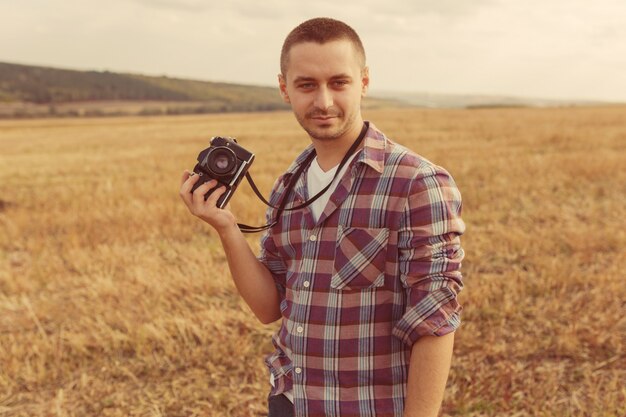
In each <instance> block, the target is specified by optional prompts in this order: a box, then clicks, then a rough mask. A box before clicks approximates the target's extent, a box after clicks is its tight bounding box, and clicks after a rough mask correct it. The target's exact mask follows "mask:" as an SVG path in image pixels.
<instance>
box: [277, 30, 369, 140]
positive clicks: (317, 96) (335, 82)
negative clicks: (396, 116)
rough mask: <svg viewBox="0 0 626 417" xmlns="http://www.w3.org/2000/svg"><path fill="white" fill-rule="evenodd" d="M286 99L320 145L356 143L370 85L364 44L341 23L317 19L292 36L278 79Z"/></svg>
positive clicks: (284, 48)
mask: <svg viewBox="0 0 626 417" xmlns="http://www.w3.org/2000/svg"><path fill="white" fill-rule="evenodd" d="M278 81H279V85H280V92H281V95H282V96H283V99H284V100H285V101H286V102H287V103H289V104H291V108H292V109H293V112H294V115H295V116H296V119H297V120H298V122H299V123H300V125H301V126H302V128H303V129H304V130H305V131H306V132H307V133H308V134H309V135H310V136H311V137H312V138H313V139H317V140H332V139H339V140H353V139H354V138H355V137H356V136H357V135H358V133H359V132H360V130H361V127H362V125H363V119H362V118H361V98H362V97H363V96H365V92H366V91H367V87H368V85H369V71H368V68H367V67H366V66H365V52H364V50H363V44H362V43H361V40H360V39H359V37H358V35H357V34H356V32H355V31H354V30H353V29H352V28H350V27H349V26H348V25H346V24H345V23H343V22H339V21H337V20H334V19H328V18H317V19H311V20H308V21H306V22H304V23H302V24H300V25H299V26H298V27H296V28H295V29H294V30H292V31H291V33H289V35H288V36H287V38H286V39H285V42H284V44H283V49H282V54H281V73H280V74H279V75H278Z"/></svg>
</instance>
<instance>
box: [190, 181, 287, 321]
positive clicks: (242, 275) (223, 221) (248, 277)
mask: <svg viewBox="0 0 626 417" xmlns="http://www.w3.org/2000/svg"><path fill="white" fill-rule="evenodd" d="M196 181H198V176H197V175H190V172H189V171H185V173H183V177H182V179H181V187H180V196H181V198H182V199H183V201H184V202H185V205H186V206H187V208H188V209H189V211H190V212H191V213H192V214H193V215H194V216H196V217H199V218H200V219H202V220H204V221H205V222H207V223H208V224H210V225H211V226H212V227H213V228H214V229H215V230H216V231H217V233H218V234H219V237H220V240H221V242H222V246H223V247H224V253H225V254H226V259H227V260H228V267H229V268H230V273H231V275H232V277H233V281H234V283H235V286H236V287H237V290H238V291H239V294H240V295H241V297H242V298H243V299H244V301H245V302H246V303H247V304H248V306H249V307H250V309H251V310H252V312H253V313H254V314H255V315H256V316H257V318H258V319H259V320H260V321H261V322H262V323H264V324H268V323H271V322H274V321H276V320H278V319H279V318H280V316H281V314H280V307H279V306H280V295H279V293H278V289H277V288H276V285H275V283H274V278H273V277H272V274H271V272H270V271H269V270H268V269H267V268H266V267H265V265H263V264H262V263H261V262H260V261H259V260H258V259H257V258H256V256H255V255H254V253H253V252H252V250H251V249H250V245H248V242H247V241H246V239H245V238H244V237H243V234H242V233H241V231H240V230H239V227H238V226H237V222H236V221H235V216H234V215H233V214H232V213H231V212H230V211H229V210H223V209H220V208H218V207H217V206H216V203H217V199H218V198H219V197H220V196H221V195H222V194H223V193H224V191H225V190H226V189H225V188H224V187H220V188H219V189H218V190H216V191H214V192H213V193H211V195H210V196H209V198H208V199H207V200H206V201H204V195H205V194H206V193H207V192H208V191H209V190H210V189H211V188H212V187H215V185H216V184H217V182H216V181H215V180H213V181H209V182H207V183H205V184H203V185H201V186H200V187H198V188H197V189H196V190H195V191H194V192H193V194H192V193H191V188H192V187H193V185H194V184H195V183H196Z"/></svg>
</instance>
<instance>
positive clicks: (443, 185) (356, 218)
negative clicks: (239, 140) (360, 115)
mask: <svg viewBox="0 0 626 417" xmlns="http://www.w3.org/2000/svg"><path fill="white" fill-rule="evenodd" d="M312 149H313V148H312V146H311V145H310V146H309V147H307V148H306V149H305V150H304V152H303V153H302V154H301V155H300V156H299V157H298V158H297V159H296V160H295V161H294V163H293V164H292V165H291V167H290V168H289V169H288V170H287V172H286V173H285V174H283V175H282V176H281V177H279V178H278V180H277V181H276V183H275V184H274V187H273V190H272V194H271V198H270V202H271V203H272V204H273V205H278V204H279V202H280V201H281V199H282V198H283V193H284V191H285V186H286V184H287V183H288V181H289V178H290V176H291V175H293V174H294V172H295V171H296V170H297V168H298V166H299V165H300V164H301V163H302V162H303V161H304V160H305V159H306V157H307V155H308V154H309V153H310V152H311V151H312ZM308 197H309V196H308V195H307V186H306V171H305V172H304V174H303V175H301V177H300V178H298V180H297V183H296V185H295V187H294V192H292V193H291V195H290V199H292V200H293V201H294V203H295V204H299V203H301V202H303V201H306V199H307V198H308ZM290 204H291V203H290ZM290 204H288V207H289V205H290ZM275 214H276V210H274V209H268V212H267V218H268V220H272V219H273V218H274V216H275ZM460 215H461V195H460V193H459V191H458V189H457V187H456V184H455V183H454V180H453V179H452V177H451V176H450V174H449V173H448V172H447V171H445V170H444V169H443V168H441V167H439V166H436V165H434V164H433V163H431V162H430V161H428V160H426V159H425V158H423V157H421V156H419V155H417V154H415V153H413V152H411V151H409V150H408V149H407V148H405V147H403V146H401V145H398V144H396V143H394V142H392V141H391V140H389V139H388V138H387V137H385V135H384V134H383V133H381V132H380V131H379V130H377V129H376V127H375V126H374V125H373V124H371V123H370V125H369V129H368V131H367V134H366V136H365V138H364V144H363V148H362V150H361V151H359V154H358V155H357V156H356V157H355V158H354V159H353V161H352V162H351V164H350V166H349V168H348V170H347V171H346V174H345V175H344V176H343V177H342V178H341V180H340V182H339V184H338V185H337V187H336V189H335V191H334V192H333V194H332V195H331V197H330V200H329V202H328V204H327V205H326V208H325V209H324V211H323V213H322V214H321V216H320V217H319V219H318V221H317V222H315V221H314V219H313V216H312V215H311V212H310V210H309V209H308V208H304V209H300V210H295V211H285V212H283V213H282V215H281V218H280V222H279V223H278V224H277V225H275V226H274V227H273V228H271V229H270V230H269V231H268V232H267V233H266V234H265V235H264V236H263V237H262V238H261V253H260V255H259V260H260V261H261V262H263V264H264V265H265V266H266V267H267V268H268V269H269V270H270V271H271V273H272V275H273V276H274V280H275V283H276V286H277V288H278V290H279V292H280V295H281V303H280V311H281V313H282V324H281V326H280V328H279V330H278V331H277V332H276V334H275V335H274V336H273V338H272V342H273V345H274V347H275V351H274V352H273V353H272V354H270V355H268V356H267V357H266V358H265V362H266V364H267V366H268V367H269V370H270V372H272V374H273V375H274V387H273V388H272V389H271V392H270V395H277V394H280V393H282V392H285V391H288V390H293V397H294V405H295V415H296V416H306V417H317V416H320V417H321V416H326V417H329V416H336V417H353V416H354V417H356V416H359V417H364V416H377V417H382V416H401V415H402V413H403V409H404V401H405V395H406V383H407V378H408V369H409V359H410V353H411V346H412V345H413V343H414V342H415V341H416V340H417V339H419V338H420V337H421V336H424V335H436V336H442V335H444V334H447V333H450V332H452V331H454V330H455V329H456V328H457V327H458V326H459V325H460V311H461V306H460V305H459V304H458V302H457V293H458V292H459V291H460V290H461V288H462V287H463V284H462V279H461V272H460V267H461V260H462V259H463V256H464V254H463V249H462V248H461V246H460V239H459V236H460V235H461V234H463V232H464V230H465V224H464V223H463V221H462V220H461V217H460Z"/></svg>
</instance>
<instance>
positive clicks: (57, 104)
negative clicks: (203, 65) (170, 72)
mask: <svg viewBox="0 0 626 417" xmlns="http://www.w3.org/2000/svg"><path fill="white" fill-rule="evenodd" d="M94 102H95V103H102V106H97V105H94ZM124 102H126V103H127V102H134V103H138V102H145V105H146V107H145V108H144V107H141V106H140V108H139V111H140V112H141V111H143V112H144V113H154V114H159V113H178V112H180V113H213V112H230V111H262V110H279V109H287V108H288V107H287V106H286V105H285V103H283V101H282V99H281V98H280V96H279V95H278V94H277V91H276V88H272V87H259V86H250V85H239V84H227V83H217V82H209V81H197V80H185V79H179V78H170V77H167V76H161V77H150V76H145V75H139V74H122V73H114V72H109V71H75V70H68V69H58V68H48V67H39V66H31V65H21V64H11V63H2V62H0V105H1V106H3V107H4V112H1V111H0V114H2V113H4V115H5V116H11V115H13V116H28V115H31V114H32V115H41V113H42V110H43V111H45V112H46V113H53V114H56V115H59V112H61V113H62V112H63V111H65V112H67V113H68V114H67V115H81V114H85V113H89V112H91V113H92V114H95V113H96V111H97V110H99V111H101V112H103V113H110V112H107V111H105V110H106V109H107V108H108V109H112V108H116V107H119V108H126V109H127V108H128V106H124V105H122V103H124ZM164 103H165V104H166V105H167V106H168V107H166V108H163V104H164ZM77 104H80V105H79V106H77ZM133 108H134V109H135V110H137V109H138V108H137V106H134V107H133ZM80 109H82V110H83V111H82V112H81V111H79V110H80ZM11 110H12V111H11ZM158 110H160V111H158ZM11 113H13V114H11ZM61 115H63V114H61Z"/></svg>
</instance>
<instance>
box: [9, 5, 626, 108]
mask: <svg viewBox="0 0 626 417" xmlns="http://www.w3.org/2000/svg"><path fill="white" fill-rule="evenodd" d="M317 16H328V17H334V18H337V19H340V20H344V21H345V22H346V23H348V24H350V25H351V26H352V27H353V28H354V29H356V31H357V32H358V33H359V34H360V36H361V39H362V40H363V43H364V45H365V50H366V53H367V60H368V64H369V66H370V74H371V83H372V93H375V92H376V90H378V91H382V90H397V91H407V92H409V91H414V92H431V93H453V94H455V93H482V94H498V95H516V96H523V97H538V98H555V99H599V100H610V101H622V102H626V0H526V1H521V0H429V1H425V0H358V1H357V0H315V1H299V0H291V1H289V0H264V1H254V0H220V1H216V0H107V1H102V0H100V1H96V0H63V1H60V0H22V1H18V0H0V17H1V22H2V23H1V24H0V61H4V62H14V63H25V64H36V65H46V66H55V67H62V68H72V69H95V70H105V69H106V70H110V71H124V72H136V73H144V74H149V75H168V76H176V77H184V78H194V79H201V80H209V81H229V82H238V83H245V84H258V85H272V86H273V85H275V83H276V74H277V73H278V71H279V64H278V59H279V54H280V47H281V45H282V41H283V39H284V37H285V36H286V35H287V33H288V32H289V31H290V30H291V29H292V28H293V27H294V26H296V25H297V24H298V23H300V22H302V21H303V20H306V19H308V18H311V17H317Z"/></svg>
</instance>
